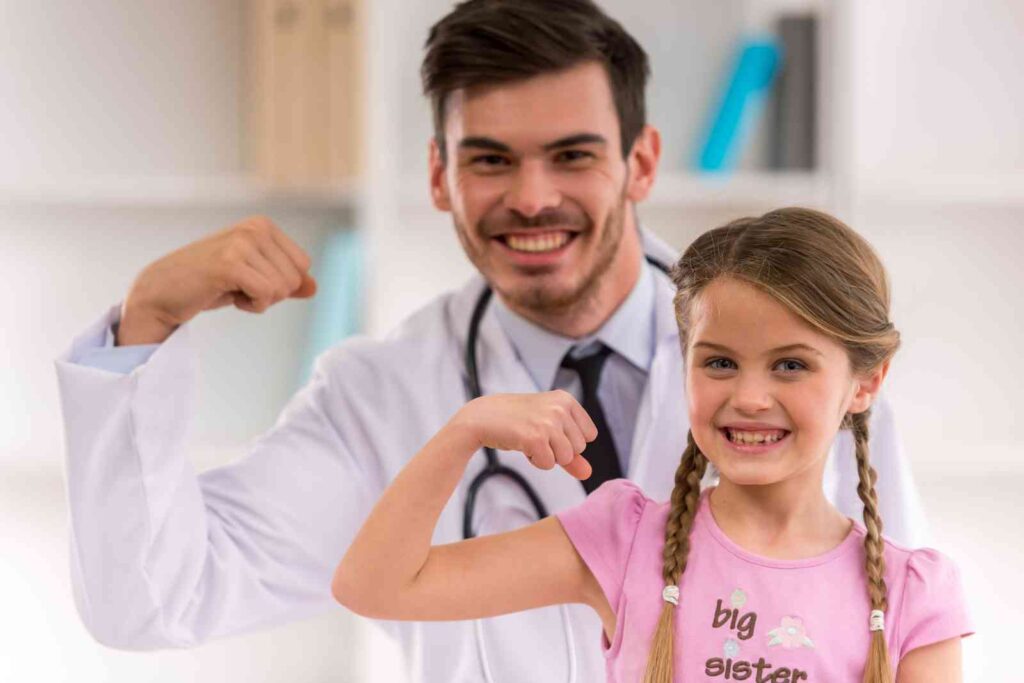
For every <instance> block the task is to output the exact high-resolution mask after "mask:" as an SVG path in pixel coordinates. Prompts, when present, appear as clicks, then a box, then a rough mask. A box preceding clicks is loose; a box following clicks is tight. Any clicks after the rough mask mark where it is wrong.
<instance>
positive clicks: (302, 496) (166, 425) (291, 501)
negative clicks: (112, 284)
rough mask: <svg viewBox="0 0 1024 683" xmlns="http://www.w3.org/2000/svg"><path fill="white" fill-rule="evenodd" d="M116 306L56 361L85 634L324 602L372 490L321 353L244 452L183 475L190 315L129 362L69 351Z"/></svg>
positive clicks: (93, 339)
mask: <svg viewBox="0 0 1024 683" xmlns="http://www.w3.org/2000/svg"><path fill="white" fill-rule="evenodd" d="M114 316H116V312H115V310H114V309H111V311H110V313H108V315H107V316H104V317H103V318H101V319H100V320H99V321H97V322H96V323H95V324H94V325H92V326H91V327H90V328H89V329H88V330H87V331H86V332H85V333H83V334H82V335H80V336H79V337H78V338H76V339H75V341H74V342H73V344H72V347H71V349H70V350H68V351H67V352H66V353H65V354H63V355H62V356H61V357H59V358H58V359H57V360H56V369H57V376H58V383H59V389H60V398H61V408H62V411H63V416H64V428H65V447H66V448H65V450H66V454H65V470H66V478H67V482H66V485H67V493H68V499H69V514H70V559H71V578H72V584H73V595H74V600H75V605H76V608H77V610H78V612H79V614H80V616H81V618H82V620H83V622H84V624H85V626H86V628H87V630H88V631H89V632H90V633H91V634H92V635H93V637H95V638H96V639H97V640H98V641H100V642H101V643H104V644H106V645H108V646H111V647H115V648H120V649H131V650H148V649H156V648H163V647H190V646H194V645H197V644H200V643H203V642H204V641H207V640H209V639H211V638H215V637H218V636H225V635H231V634H239V633H244V632H248V631H252V630H256V629H260V628H265V627H267V626H271V625H275V624H280V623H284V622H287V621H291V620H295V619H299V618H304V617H307V616H311V615H314V614H318V613H321V612H323V611H325V610H327V609H329V608H332V607H336V603H335V602H334V600H333V598H332V596H331V592H330V583H331V578H332V576H333V572H334V568H335V566H336V565H337V562H338V561H339V560H340V559H341V556H342V555H343V553H344V550H345V548H346V547H347V546H348V544H349V542H350V541H351V539H352V537H353V536H354V535H355V532H356V530H358V528H359V525H360V524H361V523H362V521H363V519H364V518H365V516H366V514H368V511H369V507H370V501H371V500H372V499H374V498H375V496H374V495H373V492H372V489H373V488H374V486H373V485H371V484H370V483H369V480H370V477H369V476H368V474H367V472H366V471H364V470H363V468H362V466H361V465H360V464H359V463H357V461H356V459H355V458H354V457H353V456H352V453H350V451H349V448H348V447H347V445H346V442H345V439H343V438H342V435H341V433H340V431H339V429H338V425H337V424H336V422H335V420H334V419H332V417H331V415H332V413H333V411H332V410H330V409H331V407H332V406H333V407H336V406H337V404H336V403H335V396H334V395H333V390H332V381H333V378H331V377H330V372H329V371H328V365H329V364H330V362H331V357H332V355H331V354H330V353H327V354H323V355H321V356H320V357H318V358H317V362H316V365H315V367H314V371H313V375H312V378H311V379H310V381H309V382H308V384H307V385H306V386H305V387H304V388H302V389H301V390H300V391H299V392H298V393H297V394H296V395H295V396H294V397H293V398H292V399H291V400H290V401H289V403H288V404H287V405H286V407H285V409H284V410H283V411H282V413H281V415H280V417H279V418H278V420H277V422H276V424H275V425H274V426H273V427H272V428H271V429H270V430H268V431H267V432H266V433H265V434H264V435H262V436H261V437H259V438H258V439H256V440H255V441H254V443H253V444H252V445H251V447H250V450H249V452H248V454H247V455H246V456H244V457H243V458H240V459H239V460H238V461H236V462H234V463H232V464H229V465H227V466H224V467H220V468H217V469H213V470H209V471H206V472H204V473H202V474H200V475H198V476H197V474H196V472H195V471H194V470H193V468H192V466H191V464H190V462H189V460H188V459H187V457H186V455H187V454H186V453H184V452H183V444H185V443H186V438H185V437H186V433H187V429H188V426H189V420H190V414H191V409H192V406H193V404H194V394H195V386H196V369H197V366H196V363H195V354H194V352H193V350H192V348H191V347H190V343H189V325H188V324H186V325H183V326H181V327H179V328H178V329H177V330H175V332H174V333H173V334H172V335H171V336H170V337H169V338H168V339H167V340H166V341H164V342H163V343H162V344H160V345H159V348H158V349H156V350H155V351H154V353H153V354H152V356H151V357H150V358H149V359H148V360H147V361H146V362H145V363H144V364H143V365H141V366H139V367H137V368H135V369H134V370H132V371H131V372H129V373H127V374H118V373H113V372H108V371H105V370H101V369H97V368H94V367H88V366H84V365H80V364H78V363H77V362H75V359H76V358H78V357H79V356H80V355H81V352H82V351H83V349H85V348H88V347H90V346H91V347H95V346H96V345H97V344H98V343H100V342H99V341H98V340H100V339H101V338H102V336H103V333H104V329H105V328H108V327H109V325H110V324H111V322H113V319H115V318H114ZM333 357H337V356H333ZM344 409H345V408H344V407H342V408H341V410H344ZM376 488H380V485H379V484H377V485H376Z"/></svg>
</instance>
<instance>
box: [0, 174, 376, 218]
mask: <svg viewBox="0 0 1024 683" xmlns="http://www.w3.org/2000/svg"><path fill="white" fill-rule="evenodd" d="M362 197H363V192H362V191H361V188H360V186H359V183H357V182H354V181H353V182H350V183H345V184H339V185H335V186H330V187H327V186H324V187H309V188H294V189H285V188H277V187H272V186H270V185H268V184H267V183H263V182H261V181H259V180H257V179H255V178H251V177H247V176H243V175H237V176H231V175H229V176H153V177H132V176H123V177H118V176H109V177H86V178H75V177H68V178H62V179H60V180H51V181H47V182H35V183H17V184H14V183H10V184H5V183H0V207H5V206H29V207H64V206H73V207H96V208H117V207H143V208H150V207H154V208H155V207H165V208H198V207H202V208H217V207H226V208H236V207H244V206H250V205H251V206H267V205H272V206H275V207H294V208H305V209H316V210H337V209H340V210H351V209H356V208H358V207H359V205H360V204H361V202H362Z"/></svg>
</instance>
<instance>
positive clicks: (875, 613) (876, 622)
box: [871, 609, 885, 631]
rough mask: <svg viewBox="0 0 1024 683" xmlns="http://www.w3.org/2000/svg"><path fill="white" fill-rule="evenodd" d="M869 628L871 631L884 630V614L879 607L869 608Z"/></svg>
mask: <svg viewBox="0 0 1024 683" xmlns="http://www.w3.org/2000/svg"><path fill="white" fill-rule="evenodd" d="M871 630H872V631H884V630H885V614H884V613H883V612H882V610H880V609H873V610H871Z"/></svg>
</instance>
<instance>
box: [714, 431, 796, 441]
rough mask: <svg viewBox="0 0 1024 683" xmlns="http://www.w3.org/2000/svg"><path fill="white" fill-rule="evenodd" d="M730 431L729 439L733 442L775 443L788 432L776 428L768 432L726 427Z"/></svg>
mask: <svg viewBox="0 0 1024 683" xmlns="http://www.w3.org/2000/svg"><path fill="white" fill-rule="evenodd" d="M726 432H728V433H729V440H730V441H732V442H733V443H775V442H776V441H778V440H779V439H781V438H783V437H784V436H786V432H785V431H783V430H781V429H775V430H772V431H767V432H741V431H739V430H736V429H726Z"/></svg>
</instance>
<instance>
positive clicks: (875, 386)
mask: <svg viewBox="0 0 1024 683" xmlns="http://www.w3.org/2000/svg"><path fill="white" fill-rule="evenodd" d="M889 362H890V361H889V360H887V361H885V362H884V363H882V364H881V365H879V366H878V367H877V368H876V369H875V370H872V371H871V372H870V373H868V374H867V375H865V376H863V377H861V378H860V379H858V380H857V392H856V393H855V394H854V395H853V400H852V401H851V402H850V407H849V409H848V410H847V411H846V412H848V413H863V412H864V411H865V410H867V409H868V408H870V407H871V404H872V403H874V400H875V397H876V396H877V395H878V392H879V390H880V389H881V388H882V382H883V380H885V376H886V375H887V374H888V373H889Z"/></svg>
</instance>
